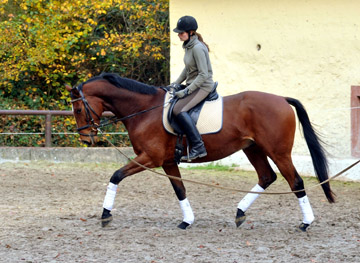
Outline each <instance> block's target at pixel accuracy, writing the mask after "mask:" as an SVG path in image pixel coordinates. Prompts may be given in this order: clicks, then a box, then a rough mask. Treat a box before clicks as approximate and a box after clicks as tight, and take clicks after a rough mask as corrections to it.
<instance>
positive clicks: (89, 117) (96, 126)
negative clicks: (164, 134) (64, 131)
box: [70, 83, 169, 139]
mask: <svg viewBox="0 0 360 263" xmlns="http://www.w3.org/2000/svg"><path fill="white" fill-rule="evenodd" d="M82 89H83V83H81V84H80V85H78V86H76V87H73V88H72V90H77V91H78V92H79V94H80V97H79V98H76V99H72V100H71V101H70V102H71V103H74V102H76V101H80V100H81V101H82V102H83V103H84V108H85V114H86V121H87V124H86V125H84V126H82V127H80V128H77V131H78V133H79V134H80V135H82V136H88V137H91V139H92V138H93V136H94V135H93V134H92V133H90V134H85V133H82V132H81V131H82V130H85V129H88V128H91V131H92V132H97V131H98V130H99V129H100V128H102V127H104V126H107V125H110V124H114V123H117V122H119V121H124V120H126V119H130V118H132V117H135V116H137V115H140V114H143V113H146V112H148V111H151V110H154V109H156V108H159V107H165V106H166V105H167V104H168V103H169V102H165V103H163V104H160V105H157V106H153V107H151V108H149V109H146V110H142V111H139V112H135V113H132V114H129V115H127V116H125V117H123V118H117V117H116V116H113V117H111V118H109V119H107V120H105V121H100V123H96V122H95V120H94V118H93V115H92V113H93V114H95V116H96V117H97V118H98V119H99V120H100V116H99V115H98V114H97V113H96V111H95V110H94V109H93V108H92V107H91V105H90V104H89V102H88V101H87V100H86V98H85V95H84V93H83V91H82ZM164 91H165V92H166V91H167V89H165V88H164Z"/></svg>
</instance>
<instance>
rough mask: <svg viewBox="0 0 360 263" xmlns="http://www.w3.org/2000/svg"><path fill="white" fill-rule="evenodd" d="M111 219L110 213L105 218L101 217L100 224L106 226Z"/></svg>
mask: <svg viewBox="0 0 360 263" xmlns="http://www.w3.org/2000/svg"><path fill="white" fill-rule="evenodd" d="M112 220H113V217H112V215H110V216H109V217H107V218H101V226H102V227H106V226H108V225H109V224H110V222H111V221H112Z"/></svg>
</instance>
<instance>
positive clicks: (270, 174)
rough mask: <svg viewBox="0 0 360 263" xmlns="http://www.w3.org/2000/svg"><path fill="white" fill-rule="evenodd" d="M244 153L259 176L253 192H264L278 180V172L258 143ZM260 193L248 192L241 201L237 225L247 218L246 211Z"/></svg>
mask: <svg viewBox="0 0 360 263" xmlns="http://www.w3.org/2000/svg"><path fill="white" fill-rule="evenodd" d="M244 153H245V154H246V156H247V157H248V159H249V161H250V163H251V164H252V165H253V166H254V168H255V170H256V172H257V174H258V178H259V181H258V183H257V184H256V185H255V186H254V187H253V188H252V189H251V192H259V193H260V192H263V191H264V190H265V189H266V188H267V187H268V186H269V185H271V184H272V183H273V182H274V181H275V180H276V174H275V172H274V171H273V169H272V168H271V166H270V164H269V162H268V160H267V156H266V155H265V153H264V152H263V151H262V150H261V149H260V148H259V147H258V146H257V145H252V146H250V147H249V148H246V149H244ZM259 193H248V194H246V195H245V197H244V198H243V199H242V200H241V201H240V202H239V204H238V209H237V213H236V217H235V223H236V226H237V227H239V226H240V225H241V224H242V223H244V221H245V219H246V216H245V212H246V210H247V209H248V208H249V207H250V206H251V204H252V203H253V202H254V201H255V200H256V199H257V198H258V197H259Z"/></svg>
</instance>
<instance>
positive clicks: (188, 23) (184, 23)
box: [174, 16, 198, 33]
mask: <svg viewBox="0 0 360 263" xmlns="http://www.w3.org/2000/svg"><path fill="white" fill-rule="evenodd" d="M196 29H198V24H197V22H196V19H195V18H194V17H192V16H183V17H181V18H180V19H179V21H178V22H177V25H176V28H174V32H176V33H182V32H190V31H192V30H193V31H196Z"/></svg>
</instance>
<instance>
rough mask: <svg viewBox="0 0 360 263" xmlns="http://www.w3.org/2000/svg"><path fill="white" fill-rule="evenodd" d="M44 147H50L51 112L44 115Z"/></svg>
mask: <svg viewBox="0 0 360 263" xmlns="http://www.w3.org/2000/svg"><path fill="white" fill-rule="evenodd" d="M45 147H51V113H47V114H46V117H45Z"/></svg>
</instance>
